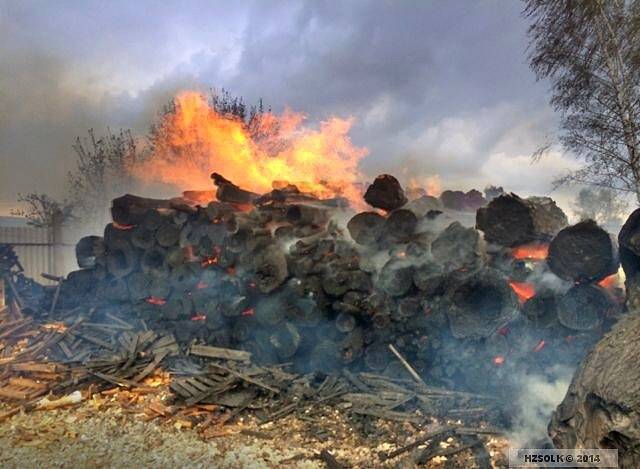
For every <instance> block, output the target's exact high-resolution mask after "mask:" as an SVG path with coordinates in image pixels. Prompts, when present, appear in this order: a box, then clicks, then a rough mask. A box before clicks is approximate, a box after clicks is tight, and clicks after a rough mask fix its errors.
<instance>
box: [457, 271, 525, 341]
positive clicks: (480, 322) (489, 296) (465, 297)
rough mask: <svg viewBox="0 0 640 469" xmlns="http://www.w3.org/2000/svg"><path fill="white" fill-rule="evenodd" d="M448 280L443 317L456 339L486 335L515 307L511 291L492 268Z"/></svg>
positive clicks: (512, 315)
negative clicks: (447, 319) (445, 309)
mask: <svg viewBox="0 0 640 469" xmlns="http://www.w3.org/2000/svg"><path fill="white" fill-rule="evenodd" d="M448 282H449V288H448V292H447V304H448V306H449V307H448V308H447V317H448V318H449V326H450V328H451V333H452V334H453V336H454V337H456V338H466V337H476V338H478V337H488V336H489V335H491V334H492V333H493V332H494V331H496V330H497V329H498V328H499V327H501V326H503V325H504V324H506V323H507V322H509V321H510V320H511V319H512V318H513V317H514V315H515V313H516V311H517V309H518V302H517V299H516V296H515V294H514V292H513V290H512V289H511V287H510V286H509V284H508V283H507V281H506V279H505V278H504V277H503V276H502V275H501V274H500V273H499V272H497V271H495V270H492V269H483V270H481V271H479V272H474V273H470V274H458V275H451V276H449V278H448Z"/></svg>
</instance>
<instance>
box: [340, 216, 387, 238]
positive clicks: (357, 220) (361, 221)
mask: <svg viewBox="0 0 640 469" xmlns="http://www.w3.org/2000/svg"><path fill="white" fill-rule="evenodd" d="M384 222H385V218H384V217H383V216H382V215H380V214H379V213H377V212H362V213H358V214H357V215H355V216H353V217H352V218H351V220H349V222H348V223H347V229H348V230H349V234H350V235H351V238H353V240H354V241H355V242H356V243H358V244H363V245H369V244H375V242H376V241H378V239H379V238H380V236H381V234H382V228H383V226H384Z"/></svg>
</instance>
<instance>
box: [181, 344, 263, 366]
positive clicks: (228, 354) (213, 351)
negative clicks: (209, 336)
mask: <svg viewBox="0 0 640 469" xmlns="http://www.w3.org/2000/svg"><path fill="white" fill-rule="evenodd" d="M190 354H191V355H197V356H199V357H208V358H222V359H224V360H235V361H242V362H246V361H250V360H251V352H246V351H244V350H233V349H228V348H222V347H211V346H209V345H196V344H194V345H192V346H191V349H190Z"/></svg>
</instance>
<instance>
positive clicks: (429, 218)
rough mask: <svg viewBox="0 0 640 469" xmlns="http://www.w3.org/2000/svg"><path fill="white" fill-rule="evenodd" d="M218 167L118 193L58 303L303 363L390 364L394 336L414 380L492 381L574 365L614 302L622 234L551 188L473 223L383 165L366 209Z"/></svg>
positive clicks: (389, 368) (482, 213)
mask: <svg viewBox="0 0 640 469" xmlns="http://www.w3.org/2000/svg"><path fill="white" fill-rule="evenodd" d="M212 179H213V181H214V184H215V185H216V186H217V190H216V192H215V194H214V193H213V192H211V193H208V192H186V193H184V194H183V197H182V198H178V199H171V200H157V199H145V198H140V197H136V196H132V195H125V196H123V197H120V198H118V199H115V200H114V201H113V207H112V216H113V223H112V224H109V225H108V226H107V227H106V229H105V233H104V236H103V237H96V236H89V237H86V238H83V239H82V240H81V241H80V242H79V243H78V246H77V250H76V251H77V258H78V263H79V265H80V267H82V269H81V270H78V271H76V272H72V273H71V274H69V276H68V278H67V279H66V280H65V281H64V282H63V283H62V284H61V291H60V298H59V300H58V302H57V306H56V307H57V309H58V310H61V311H62V310H65V311H66V310H69V309H71V308H74V307H77V306H79V305H87V304H93V305H96V306H100V307H109V308H116V309H118V310H119V311H120V312H121V313H122V314H124V315H125V316H126V315H132V316H133V317H138V318H140V319H141V320H143V321H144V322H145V324H147V325H148V327H150V328H151V329H153V330H155V331H157V332H158V333H171V334H174V335H175V337H176V339H177V341H178V343H179V344H181V345H182V346H183V348H184V347H188V346H190V345H192V344H203V345H212V346H217V347H231V348H234V349H239V350H245V351H248V352H250V353H251V354H252V356H253V357H254V360H257V361H258V362H259V363H262V364H273V363H282V362H292V363H293V365H294V369H295V370H297V371H303V372H306V371H324V372H328V371H332V370H335V369H339V368H343V367H348V368H350V369H354V370H366V371H370V372H384V373H387V374H391V375H397V373H398V366H399V365H398V363H399V362H398V361H397V360H395V359H393V355H392V354H391V352H390V350H389V344H392V345H393V346H395V348H396V350H398V351H399V353H400V354H401V355H402V356H404V357H406V359H407V360H408V361H409V362H410V363H411V364H412V365H413V367H414V368H415V370H416V371H417V373H418V374H419V375H421V376H424V377H427V378H428V379H430V380H433V382H436V383H439V384H446V385H452V386H456V387H461V388H463V389H467V390H473V391H482V392H497V391H498V390H501V392H504V390H505V389H508V386H505V381H508V379H507V378H508V377H509V376H513V375H514V374H515V373H523V372H532V371H535V372H541V373H544V371H545V369H547V368H548V367H550V366H551V365H554V364H569V365H575V364H577V363H578V362H579V360H580V359H581V358H582V357H583V355H584V352H585V350H586V349H587V347H588V346H589V345H591V344H593V343H594V342H595V341H596V340H598V338H599V337H601V335H602V334H603V331H605V330H606V329H607V328H609V326H610V325H611V323H612V322H613V320H614V319H615V317H616V314H617V312H618V310H619V309H620V308H619V306H620V301H619V298H616V296H615V295H614V294H613V293H615V291H614V288H612V287H611V285H609V283H611V278H610V276H611V275H613V274H615V272H616V271H617V267H618V260H617V253H616V245H615V243H614V242H613V241H612V240H611V238H610V236H609V235H608V234H607V233H606V232H605V231H604V230H603V229H601V228H600V227H598V226H597V225H596V224H595V223H594V222H591V221H588V222H582V223H579V224H577V225H574V226H569V227H567V226H566V225H567V218H566V216H565V215H564V213H563V212H562V210H561V209H560V208H558V207H557V206H556V205H555V203H554V202H553V201H552V200H551V199H549V198H544V197H541V198H528V199H522V198H520V197H518V196H516V195H514V194H508V195H507V194H503V195H500V196H498V197H496V198H494V199H493V200H492V201H491V202H490V203H489V204H488V205H486V206H484V207H482V208H480V209H479V210H478V213H477V220H476V228H477V229H476V228H473V227H465V226H463V224H461V223H459V222H458V221H455V220H454V219H453V218H451V216H450V215H448V213H451V212H448V211H447V209H446V207H443V205H442V203H441V202H440V201H438V200H437V199H435V198H433V197H428V196H424V197H421V198H418V199H415V200H411V201H409V200H408V199H407V196H406V195H405V192H404V191H403V189H402V187H401V186H400V184H399V183H398V181H397V180H396V179H395V178H394V177H392V176H389V175H382V176H379V177H378V178H377V179H376V180H375V181H374V182H373V184H371V185H370V186H369V187H368V189H367V191H366V193H365V195H364V200H365V201H366V203H367V204H369V205H370V206H372V207H373V210H370V211H364V212H361V213H358V214H356V215H355V216H353V215H352V212H350V210H349V207H348V204H347V203H346V201H345V200H342V199H340V198H333V199H320V198H317V197H315V196H313V195H311V194H308V193H305V192H303V191H300V190H299V189H298V188H297V187H296V186H294V185H291V184H286V183H281V184H277V183H276V184H274V187H275V188H274V189H273V190H272V191H271V192H269V193H266V194H262V195H260V194H255V193H252V192H250V191H247V190H244V189H242V188H241V187H238V186H237V185H235V184H234V183H233V182H231V181H229V180H227V179H225V178H224V177H223V176H221V175H219V174H216V173H214V174H213V175H212ZM460 194H463V195H464V196H465V198H463V199H460V200H466V201H467V202H468V204H472V205H473V204H474V203H477V202H478V200H477V199H478V197H475V194H473V193H467V195H465V194H464V193H460ZM478 194H479V193H478ZM214 197H215V199H216V200H215V201H211V200H212V199H214ZM449 198H451V197H449ZM474 201H475V202H474ZM452 203H453V202H448V204H449V205H451V204H452ZM465 203H466V202H465ZM468 204H467V205H468ZM463 205H464V204H463Z"/></svg>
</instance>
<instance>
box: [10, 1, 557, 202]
mask: <svg viewBox="0 0 640 469" xmlns="http://www.w3.org/2000/svg"><path fill="white" fill-rule="evenodd" d="M461 6H464V8H461ZM463 11H464V14H462V13H461V12H463ZM167 18H170V19H171V21H167ZM451 25H455V27H451ZM101 31H104V32H105V33H101ZM525 31H526V23H525V22H524V21H523V20H522V18H520V6H519V5H515V4H514V5H512V6H509V7H507V8H505V6H504V5H501V4H497V3H492V2H488V3H484V4H482V5H480V4H478V5H474V6H469V5H467V4H466V3H465V4H464V5H463V2H460V3H456V2H453V3H447V4H440V5H438V4H430V3H425V4H424V5H422V4H421V5H419V6H417V5H414V4H412V5H410V6H409V5H405V6H398V5H389V4H387V3H385V2H382V3H377V2H368V1H362V2H350V3H347V4H343V5H340V6H336V5H331V6H329V5H328V4H326V3H323V2H319V3H314V4H308V5H302V6H301V5H295V4H292V5H287V6H284V7H283V6H281V5H280V6H279V8H277V9H276V8H273V7H272V5H271V4H270V3H269V2H254V3H246V4H242V5H239V6H231V7H230V6H229V5H227V4H224V6H216V5H215V3H214V5H211V3H210V2H206V3H201V2H198V1H193V2H188V3H187V4H185V5H181V6H180V7H179V8H178V7H177V6H176V5H171V4H167V5H162V6H158V5H156V4H154V5H153V7H152V8H150V6H149V4H147V3H146V2H135V4H131V3H126V2H120V3H119V4H118V2H116V3H112V4H110V6H109V7H108V8H107V7H105V6H104V5H102V4H100V3H94V4H92V3H87V4H84V5H83V6H78V5H71V4H62V5H60V4H57V5H53V4H51V3H49V2H36V1H25V2H5V3H3V5H2V7H0V39H1V41H0V66H2V68H3V69H4V70H7V71H9V73H4V74H2V76H0V82H1V83H0V85H1V86H0V89H1V90H10V92H7V91H4V92H1V93H0V119H1V123H0V124H1V125H0V142H2V143H1V144H0V175H2V184H0V201H12V200H15V197H16V193H17V192H23V193H28V192H32V191H33V190H35V189H36V187H35V185H34V180H35V179H36V178H38V179H39V182H38V184H37V189H38V190H40V191H43V192H47V193H51V194H52V195H54V196H61V195H63V194H64V192H65V191H64V185H65V183H66V174H67V172H68V171H69V170H71V169H72V168H73V164H74V154H73V151H72V150H71V145H72V143H73V141H74V139H75V137H76V136H82V135H86V131H87V129H88V128H95V129H96V132H97V133H98V134H99V135H100V134H103V133H105V132H106V129H107V127H111V128H112V129H114V130H117V129H119V128H121V127H122V128H132V129H133V130H134V132H135V133H136V134H138V135H144V133H145V132H146V130H147V129H148V126H149V125H150V124H151V123H152V122H153V121H154V118H155V114H156V113H157V112H158V111H159V110H160V109H161V107H162V105H163V104H165V103H166V102H167V101H168V99H169V98H170V97H171V96H172V95H174V94H175V92H176V91H178V90H182V89H194V88H195V89H203V88H204V90H206V89H207V88H208V87H210V86H214V87H218V88H219V87H225V88H227V89H230V90H231V91H232V92H233V93H235V94H237V95H241V96H244V97H245V98H246V101H247V102H249V103H252V102H255V101H256V100H257V99H258V98H260V97H262V98H264V99H265V102H266V103H267V104H270V105H273V106H274V109H275V110H280V109H281V108H282V107H283V106H285V105H290V106H291V107H292V108H293V109H296V110H300V111H302V112H306V113H308V114H309V116H310V119H313V120H322V119H323V118H326V117H327V116H328V115H331V114H337V115H354V116H355V118H356V124H355V126H354V129H353V140H354V143H355V144H357V145H360V146H367V147H369V148H370V149H371V155H370V157H368V158H367V159H366V160H365V161H364V162H363V165H362V170H364V171H365V172H366V173H367V174H370V175H374V174H376V173H378V172H381V171H385V172H389V171H393V172H396V173H397V174H399V175H400V176H402V174H407V175H410V178H409V179H416V180H418V181H419V183H420V184H427V183H429V181H432V182H433V181H435V179H434V178H435V177H436V175H439V177H440V179H441V181H442V183H443V184H444V185H446V186H447V187H454V188H456V187H460V188H470V187H473V186H475V187H483V186H484V185H485V184H486V183H488V182H495V183H498V184H503V185H505V188H507V189H508V190H516V191H520V190H522V189H524V190H525V191H526V192H538V193H541V192H546V190H547V189H548V182H549V180H550V178H551V177H552V175H553V174H555V173H557V172H558V171H559V169H560V168H562V167H566V166H567V164H566V163H567V161H568V160H566V159H565V158H564V157H562V155H555V156H553V157H552V158H551V159H549V160H546V162H544V163H542V165H538V166H533V167H531V174H530V175H529V177H527V178H524V179H523V178H522V177H521V171H522V167H523V164H524V165H528V161H529V160H528V155H529V154H530V153H531V151H532V150H533V149H535V147H536V146H537V145H539V142H540V140H541V139H542V138H543V137H544V135H545V134H546V133H548V132H549V130H550V128H551V126H552V125H553V120H552V119H550V118H549V117H550V115H549V114H550V111H549V108H548V106H547V105H546V99H547V96H546V89H545V84H544V83H539V84H536V83H535V80H534V77H533V75H532V74H530V72H529V71H528V70H527V66H526V63H525V61H524V60H523V59H522V57H523V52H524V49H525V41H526V39H525ZM107 32H108V33H107ZM461 32H463V34H461ZM87 38H90V39H91V40H90V41H89V40H87ZM452 57H454V60H451V58H452ZM527 77H528V78H529V79H527ZM212 169H213V168H212ZM45 172H46V178H44V177H42V175H43V174H45ZM9 175H10V176H9ZM425 181H426V182H425Z"/></svg>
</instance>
